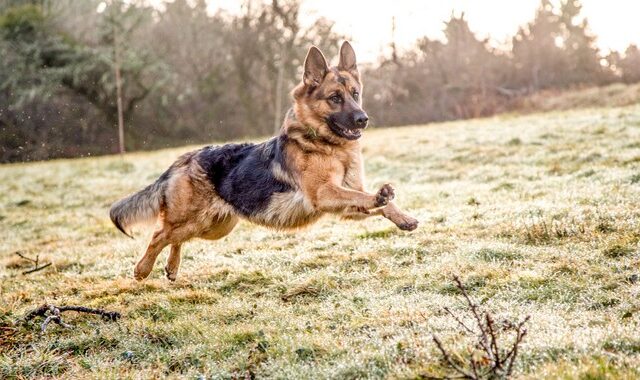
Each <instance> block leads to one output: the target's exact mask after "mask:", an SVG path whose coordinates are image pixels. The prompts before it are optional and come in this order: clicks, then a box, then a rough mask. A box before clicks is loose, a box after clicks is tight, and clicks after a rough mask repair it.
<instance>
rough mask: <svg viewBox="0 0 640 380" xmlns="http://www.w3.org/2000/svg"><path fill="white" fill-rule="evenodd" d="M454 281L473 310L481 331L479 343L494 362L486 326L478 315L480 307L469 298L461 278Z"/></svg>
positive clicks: (455, 278) (454, 277) (454, 278)
mask: <svg viewBox="0 0 640 380" xmlns="http://www.w3.org/2000/svg"><path fill="white" fill-rule="evenodd" d="M453 280H454V281H455V282H456V285H457V287H458V289H459V290H460V292H461V293H462V296H463V297H464V299H465V300H466V301H467V305H469V309H470V310H471V313H472V314H473V317H474V318H475V320H476V324H477V325H478V329H479V330H480V333H479V334H478V337H479V338H480V341H479V343H480V345H481V346H482V348H483V349H484V350H485V352H486V353H487V354H488V355H489V358H490V359H492V360H493V359H495V358H493V357H492V356H493V355H492V352H491V348H490V346H489V342H487V332H486V331H485V329H484V326H483V323H482V317H481V316H480V313H478V305H476V304H475V303H473V301H471V297H470V296H469V293H467V289H466V288H465V287H464V285H463V284H462V281H460V277H458V276H453Z"/></svg>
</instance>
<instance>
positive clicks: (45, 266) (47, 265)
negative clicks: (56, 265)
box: [22, 263, 51, 274]
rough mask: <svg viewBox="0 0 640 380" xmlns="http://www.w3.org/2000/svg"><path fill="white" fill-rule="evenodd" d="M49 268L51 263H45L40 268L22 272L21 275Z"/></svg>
mask: <svg viewBox="0 0 640 380" xmlns="http://www.w3.org/2000/svg"><path fill="white" fill-rule="evenodd" d="M49 266H51V263H46V264H44V265H43V266H41V267H35V268H33V269H29V270H27V271H24V272H22V274H29V273H33V272H37V271H40V270H43V269H44V268H47V267H49Z"/></svg>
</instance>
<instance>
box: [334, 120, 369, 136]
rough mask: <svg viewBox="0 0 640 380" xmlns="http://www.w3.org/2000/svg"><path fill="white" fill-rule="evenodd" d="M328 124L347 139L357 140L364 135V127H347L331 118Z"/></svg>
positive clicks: (337, 133)
mask: <svg viewBox="0 0 640 380" xmlns="http://www.w3.org/2000/svg"><path fill="white" fill-rule="evenodd" d="M327 124H328V125H329V128H330V129H331V131H332V132H333V133H335V134H336V135H338V136H340V137H343V138H345V139H347V140H357V139H359V138H360V137H362V130H363V129H364V128H347V127H344V126H342V125H340V124H338V123H335V122H332V121H331V120H329V121H328V123H327Z"/></svg>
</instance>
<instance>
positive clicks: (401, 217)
mask: <svg viewBox="0 0 640 380" xmlns="http://www.w3.org/2000/svg"><path fill="white" fill-rule="evenodd" d="M378 215H380V216H383V217H385V218H387V219H389V220H390V221H391V222H393V224H395V225H396V226H398V228H400V229H401V230H403V231H413V230H415V229H416V228H417V227H418V220H417V219H415V218H414V217H412V216H410V215H407V214H405V213H404V212H403V211H402V210H400V209H399V208H398V206H396V205H395V203H393V202H390V203H389V204H388V205H386V206H385V207H381V208H377V209H374V210H365V209H361V208H356V207H350V208H348V209H347V210H345V211H344V213H343V214H342V215H341V216H342V217H343V218H344V219H350V220H362V219H366V218H369V217H371V216H378Z"/></svg>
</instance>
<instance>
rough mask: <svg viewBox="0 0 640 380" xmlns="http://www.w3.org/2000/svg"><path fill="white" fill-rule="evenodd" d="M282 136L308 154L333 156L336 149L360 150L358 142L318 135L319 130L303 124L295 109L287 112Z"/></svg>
mask: <svg viewBox="0 0 640 380" xmlns="http://www.w3.org/2000/svg"><path fill="white" fill-rule="evenodd" d="M280 133H281V134H283V135H285V136H286V137H287V139H288V140H289V141H293V142H295V143H296V144H298V145H299V146H300V147H301V148H302V150H304V151H306V152H317V153H324V154H331V153H332V152H333V150H334V149H336V148H341V149H344V148H351V149H359V147H360V143H359V142H358V140H346V139H343V138H340V137H337V136H325V135H321V134H320V133H318V128H317V127H314V126H313V125H308V124H304V123H302V122H301V121H300V120H299V119H298V118H297V117H296V113H295V111H294V109H293V108H291V109H289V111H287V115H286V117H285V119H284V123H283V125H282V129H281V131H280Z"/></svg>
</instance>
